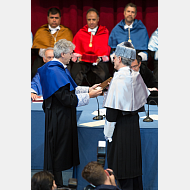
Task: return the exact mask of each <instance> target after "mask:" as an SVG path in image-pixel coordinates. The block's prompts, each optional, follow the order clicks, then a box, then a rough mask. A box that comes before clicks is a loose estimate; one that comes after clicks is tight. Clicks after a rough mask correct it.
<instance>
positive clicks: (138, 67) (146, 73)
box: [130, 55, 158, 90]
mask: <svg viewBox="0 0 190 190" xmlns="http://www.w3.org/2000/svg"><path fill="white" fill-rule="evenodd" d="M141 60H142V58H141V56H139V55H136V59H135V61H133V62H132V63H131V67H130V68H131V69H133V71H139V73H140V74H141V76H142V78H143V80H144V83H145V84H146V86H147V88H152V89H154V90H158V82H157V81H156V78H155V77H154V75H153V73H152V71H151V70H150V69H149V68H148V67H147V65H145V64H141ZM149 90H151V89H149Z"/></svg>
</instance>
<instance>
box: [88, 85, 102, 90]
mask: <svg viewBox="0 0 190 190" xmlns="http://www.w3.org/2000/svg"><path fill="white" fill-rule="evenodd" d="M100 84H101V83H99V84H94V85H93V86H92V87H89V92H90V91H91V90H95V89H96V88H97V87H98V86H99V85H100Z"/></svg>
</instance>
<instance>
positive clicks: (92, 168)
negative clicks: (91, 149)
mask: <svg viewBox="0 0 190 190" xmlns="http://www.w3.org/2000/svg"><path fill="white" fill-rule="evenodd" d="M82 177H83V178H84V179H85V180H86V181H88V182H89V183H91V184H93V185H95V186H98V185H103V184H104V183H105V181H106V179H107V174H106V172H105V170H104V168H103V167H102V165H101V164H99V163H98V162H95V161H92V162H89V163H88V164H87V165H86V166H85V167H84V169H83V170H82Z"/></svg>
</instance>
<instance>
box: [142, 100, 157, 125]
mask: <svg viewBox="0 0 190 190" xmlns="http://www.w3.org/2000/svg"><path fill="white" fill-rule="evenodd" d="M152 101H153V102H154V103H155V104H156V105H157V103H156V101H155V100H150V101H149V102H148V112H147V116H146V118H144V119H143V121H144V122H153V119H152V118H150V117H149V104H150V102H152ZM157 106H158V105H157Z"/></svg>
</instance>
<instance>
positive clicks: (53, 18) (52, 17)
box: [47, 7, 61, 28]
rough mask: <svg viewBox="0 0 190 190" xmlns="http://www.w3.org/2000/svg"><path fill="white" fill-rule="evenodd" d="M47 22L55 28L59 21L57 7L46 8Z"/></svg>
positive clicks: (59, 14)
mask: <svg viewBox="0 0 190 190" xmlns="http://www.w3.org/2000/svg"><path fill="white" fill-rule="evenodd" d="M47 21H48V24H49V25H50V26H51V27H52V28H56V27H57V26H59V25H60V23H61V12H60V10H59V9H58V8H56V7H54V8H50V9H49V10H48V16H47Z"/></svg>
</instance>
